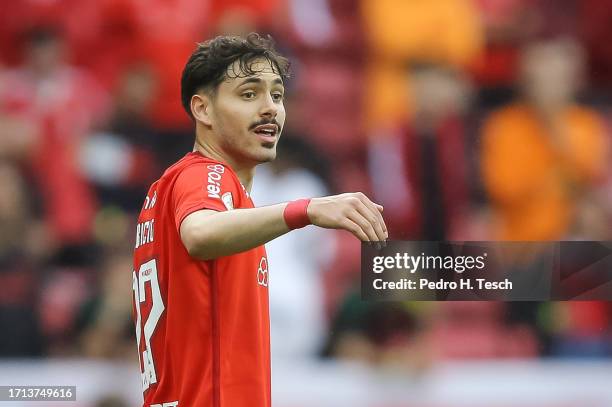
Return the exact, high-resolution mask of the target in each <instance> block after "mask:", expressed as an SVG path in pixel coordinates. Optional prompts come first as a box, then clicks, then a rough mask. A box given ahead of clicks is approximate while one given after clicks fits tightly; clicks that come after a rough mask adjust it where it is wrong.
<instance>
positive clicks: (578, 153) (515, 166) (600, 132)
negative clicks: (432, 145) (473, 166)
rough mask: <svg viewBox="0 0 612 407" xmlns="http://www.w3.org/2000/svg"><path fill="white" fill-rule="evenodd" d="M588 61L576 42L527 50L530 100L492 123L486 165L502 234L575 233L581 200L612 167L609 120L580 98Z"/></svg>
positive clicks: (525, 80)
mask: <svg viewBox="0 0 612 407" xmlns="http://www.w3.org/2000/svg"><path fill="white" fill-rule="evenodd" d="M582 60H583V55H582V53H581V49H580V48H579V46H578V45H577V44H576V43H574V42H572V41H569V40H559V39H557V40H550V41H544V42H534V43H532V44H530V45H529V46H528V47H527V48H526V49H525V51H524V53H523V55H522V72H521V74H522V84H521V85H522V90H523V95H522V99H521V100H520V101H517V102H515V103H513V104H511V105H509V106H507V107H504V108H502V109H500V110H499V111H497V112H494V113H493V114H492V115H491V116H490V117H489V118H488V119H487V120H486V122H485V125H484V129H483V142H482V143H483V145H482V171H483V178H484V182H485V187H486V189H487V192H488V194H489V197H490V199H491V203H492V206H493V211H494V214H495V236H496V237H497V238H501V239H505V240H559V239H563V238H564V237H566V236H568V234H571V233H574V232H575V231H573V230H572V227H573V223H574V222H575V220H576V213H577V207H578V205H579V204H581V203H582V201H583V200H584V199H587V198H588V195H589V192H588V189H589V188H590V187H591V186H592V185H594V183H595V181H596V180H597V179H598V177H601V176H603V175H604V173H605V171H606V170H607V167H608V166H609V164H608V162H609V161H608V156H607V152H608V145H607V144H608V143H607V139H606V133H605V128H604V124H603V122H602V119H601V118H600V116H599V115H598V113H597V112H595V111H594V110H593V109H590V108H588V107H584V106H580V105H578V104H577V103H576V102H575V101H574V98H575V95H576V92H577V90H578V85H579V82H580V76H581V71H582Z"/></svg>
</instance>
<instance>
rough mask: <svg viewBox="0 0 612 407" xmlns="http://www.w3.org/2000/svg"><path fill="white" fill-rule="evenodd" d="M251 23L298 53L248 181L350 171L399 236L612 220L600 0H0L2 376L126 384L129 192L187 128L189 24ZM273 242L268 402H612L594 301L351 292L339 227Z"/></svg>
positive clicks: (87, 398)
mask: <svg viewBox="0 0 612 407" xmlns="http://www.w3.org/2000/svg"><path fill="white" fill-rule="evenodd" d="M253 30H258V31H260V32H265V33H270V34H272V35H274V37H275V39H276V41H277V45H278V48H279V49H280V50H281V51H282V52H284V53H286V54H288V55H289V57H290V58H291V59H292V61H293V72H294V75H293V79H292V80H291V81H290V83H289V84H288V99H287V101H286V108H287V111H288V118H289V120H288V122H287V125H286V128H285V131H284V134H283V139H281V143H280V145H279V158H278V159H277V160H276V161H275V162H274V163H272V164H270V165H267V166H265V167H261V168H259V169H258V172H257V176H256V179H255V186H254V193H253V195H254V197H255V202H256V203H258V204H259V205H265V204H268V203H274V202H280V201H286V200H289V199H294V198H298V197H304V196H317V195H324V194H329V193H339V192H345V191H355V190H360V191H364V192H366V193H367V194H368V195H369V196H371V197H373V198H374V199H375V200H376V201H377V202H380V203H382V204H383V205H384V206H385V217H386V219H387V224H388V226H389V228H390V232H391V237H392V238H395V239H419V240H441V239H452V240H497V239H510V240H564V239H584V240H612V239H611V237H612V227H611V226H612V167H611V165H610V159H609V155H608V154H609V144H610V141H611V137H610V134H611V133H610V127H609V125H610V118H611V117H612V116H611V115H610V114H611V110H610V108H611V106H612V93H610V90H611V85H612V48H611V47H610V46H609V43H610V41H612V1H609V0H582V1H580V0H554V1H553V0H472V1H470V0H361V1H358V0H253V1H248V0H224V1H221V0H148V1H144V0H96V1H78V0H18V1H13V2H9V1H7V0H3V1H0V333H1V335H0V358H1V359H0V384H2V385H7V384H21V385H25V384H47V385H49V384H66V385H77V386H78V389H77V394H78V395H79V401H78V402H77V403H68V404H67V405H71V406H72V405H78V406H80V407H90V406H91V407H93V406H98V407H102V406H106V407H111V406H115V407H119V406H126V405H137V403H138V400H139V399H140V385H139V379H138V372H137V363H138V362H137V360H138V359H137V354H136V347H135V340H134V334H133V325H132V322H131V315H130V312H131V284H130V278H131V273H130V270H131V251H132V247H133V240H134V226H135V214H136V213H137V212H138V211H139V209H140V206H141V204H142V201H143V198H144V194H145V191H146V188H147V187H148V185H149V184H150V182H151V181H152V180H154V179H155V178H156V177H158V176H159V175H160V173H161V171H162V170H163V169H164V168H165V167H166V166H167V165H168V164H169V163H171V162H173V161H175V160H177V159H178V158H179V157H181V156H182V155H183V154H184V153H185V152H187V151H189V150H190V149H191V146H192V130H191V125H190V123H189V121H188V120H187V116H186V115H185V114H184V112H183V111H182V110H181V105H180V99H179V93H180V92H179V77H180V72H181V69H182V67H183V64H184V62H185V61H186V58H187V57H188V55H189V54H190V52H191V51H192V49H193V47H194V44H195V42H197V41H201V40H202V39H205V38H208V37H210V36H212V35H215V34H221V33H223V34H228V33H232V34H244V33H248V32H250V31H253ZM268 251H269V257H270V263H271V273H272V277H271V286H270V296H271V314H272V348H273V381H274V382H273V383H274V385H273V399H274V404H275V406H278V407H310V406H328V405H329V406H349V405H350V406H378V407H401V406H416V407H458V406H488V407H514V406H521V407H530V406H538V407H591V406H593V407H599V406H610V405H612V390H610V386H609V378H610V377H612V360H611V359H610V357H611V356H612V329H611V327H612V325H611V324H612V305H610V303H608V302H559V303H494V302H488V303H487V302H479V303H467V302H466V303H366V302H360V300H359V295H358V284H359V243H358V242H357V241H356V240H355V239H353V238H352V237H351V236H349V235H348V234H347V233H344V232H334V231H325V230H317V229H315V228H307V229H305V230H303V231H299V232H294V233H292V234H290V235H287V236H285V237H283V238H282V239H279V240H277V241H275V242H272V243H271V244H269V245H268ZM177 334H180V333H177ZM16 405H27V404H25V403H23V404H16ZM33 405H43V403H34V404H33ZM54 405H57V404H54Z"/></svg>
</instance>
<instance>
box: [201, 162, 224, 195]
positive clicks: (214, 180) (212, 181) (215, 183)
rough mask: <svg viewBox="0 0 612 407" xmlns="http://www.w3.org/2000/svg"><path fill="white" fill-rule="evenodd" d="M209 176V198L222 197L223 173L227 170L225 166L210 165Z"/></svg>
mask: <svg viewBox="0 0 612 407" xmlns="http://www.w3.org/2000/svg"><path fill="white" fill-rule="evenodd" d="M206 168H208V176H207V181H208V184H207V185H206V191H208V197H209V198H217V199H221V197H220V196H219V194H220V193H221V175H222V174H223V173H224V172H225V167H224V166H222V165H221V164H215V165H208V166H207V167H206Z"/></svg>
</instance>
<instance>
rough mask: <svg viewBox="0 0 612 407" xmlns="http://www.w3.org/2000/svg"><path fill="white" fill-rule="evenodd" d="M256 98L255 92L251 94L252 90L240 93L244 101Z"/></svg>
mask: <svg viewBox="0 0 612 407" xmlns="http://www.w3.org/2000/svg"><path fill="white" fill-rule="evenodd" d="M255 96H256V94H255V92H253V91H252V90H247V91H246V92H243V93H242V97H243V98H244V99H247V100H248V99H254V98H255Z"/></svg>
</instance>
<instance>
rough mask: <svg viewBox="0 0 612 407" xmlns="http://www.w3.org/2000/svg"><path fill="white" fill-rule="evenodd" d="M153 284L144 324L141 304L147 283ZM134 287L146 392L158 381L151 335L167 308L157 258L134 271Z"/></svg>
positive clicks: (142, 375)
mask: <svg viewBox="0 0 612 407" xmlns="http://www.w3.org/2000/svg"><path fill="white" fill-rule="evenodd" d="M147 281H148V282H149V283H150V285H151V304H152V306H151V312H150V313H149V317H148V318H147V320H146V321H145V323H144V329H143V326H142V319H141V316H140V315H141V312H140V304H141V303H143V302H145V301H146V299H147V298H146V291H145V283H146V282H147ZM132 289H133V290H134V304H135V305H136V342H137V343H138V358H139V359H140V362H141V364H142V366H143V371H142V372H141V374H140V376H141V379H142V391H143V392H144V391H145V390H146V389H148V388H149V386H150V385H151V384H153V383H157V372H156V371H155V362H154V361H153V351H152V350H151V336H153V332H155V327H156V326H157V322H158V321H159V318H160V317H161V315H162V313H163V312H164V310H165V309H166V307H165V306H164V302H163V300H162V296H161V291H160V289H159V281H158V280H157V262H156V260H155V259H153V260H149V261H148V262H146V263H144V264H142V265H141V266H140V269H139V270H138V274H136V272H132ZM141 331H143V332H144V340H145V350H144V351H143V352H142V355H141V354H140V340H141Z"/></svg>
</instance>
